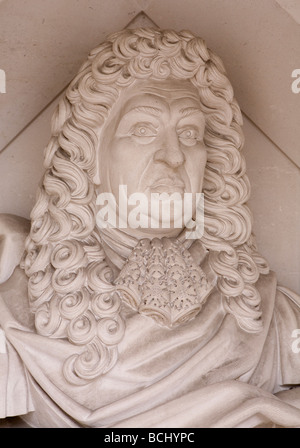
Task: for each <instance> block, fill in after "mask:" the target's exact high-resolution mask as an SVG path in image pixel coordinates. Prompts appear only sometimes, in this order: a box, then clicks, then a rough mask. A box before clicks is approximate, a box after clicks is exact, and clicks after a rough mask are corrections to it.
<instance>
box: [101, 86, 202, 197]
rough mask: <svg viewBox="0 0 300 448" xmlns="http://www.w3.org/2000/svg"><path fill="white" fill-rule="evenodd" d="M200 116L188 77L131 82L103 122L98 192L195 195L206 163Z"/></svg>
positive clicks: (199, 187) (199, 186)
mask: <svg viewBox="0 0 300 448" xmlns="http://www.w3.org/2000/svg"><path fill="white" fill-rule="evenodd" d="M204 127H205V118H204V114H203V113H202V112H201V109H200V99H199V95H198V92H197V90H196V88H195V87H194V86H193V85H192V84H191V83H190V82H189V81H178V80H166V81H151V80H150V81H149V80H137V81H136V82H135V83H134V85H132V86H130V87H129V88H127V89H125V90H124V91H123V92H122V94H121V96H120V98H119V100H118V101H117V103H116V104H115V106H114V107H113V109H112V111H111V114H110V116H109V118H108V120H107V123H106V125H105V128H104V129H103V132H102V136H101V144H100V151H101V153H100V182H101V186H100V189H99V191H100V192H111V193H113V194H114V196H115V198H116V199H118V196H119V185H126V186H127V194H128V196H130V195H131V194H132V193H144V194H145V195H146V196H147V198H148V199H149V201H150V198H151V193H159V194H161V193H168V194H171V193H175V192H177V193H179V194H180V195H183V193H200V192H201V190H202V182H203V175H204V169H205V164H206V148H205V145H204V143H203V134H204Z"/></svg>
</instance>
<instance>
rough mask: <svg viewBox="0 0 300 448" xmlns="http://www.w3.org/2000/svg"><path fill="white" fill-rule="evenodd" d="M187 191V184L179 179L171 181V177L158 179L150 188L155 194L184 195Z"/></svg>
mask: <svg viewBox="0 0 300 448" xmlns="http://www.w3.org/2000/svg"><path fill="white" fill-rule="evenodd" d="M184 189H185V184H184V183H183V182H182V181H181V180H179V179H171V178H169V177H165V178H162V179H158V180H157V181H156V182H154V183H153V184H152V185H151V186H150V190H151V191H153V192H155V193H162V192H166V193H175V192H179V193H183V192H184Z"/></svg>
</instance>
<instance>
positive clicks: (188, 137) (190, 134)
mask: <svg viewBox="0 0 300 448" xmlns="http://www.w3.org/2000/svg"><path fill="white" fill-rule="evenodd" d="M178 138H179V140H180V142H181V143H183V144H184V145H186V146H194V145H196V143H197V142H198V141H199V131H198V130H197V129H196V128H194V127H188V128H184V129H181V130H179V131H178Z"/></svg>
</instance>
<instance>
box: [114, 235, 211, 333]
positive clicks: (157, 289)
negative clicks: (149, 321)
mask: <svg viewBox="0 0 300 448" xmlns="http://www.w3.org/2000/svg"><path fill="white" fill-rule="evenodd" d="M115 284H116V285H117V287H118V290H119V294H120V295H121V297H122V300H123V302H124V303H126V304H127V305H129V306H130V307H131V308H133V309H135V310H137V311H138V312H139V313H140V314H143V315H146V316H149V317H152V318H153V319H154V320H155V321H156V322H157V323H159V324H160V325H164V326H167V327H169V328H171V327H174V326H176V325H179V324H182V323H184V322H186V321H188V320H190V319H192V318H193V317H195V316H196V315H197V314H198V313H199V311H200V310H201V308H202V306H203V304H204V302H205V300H206V298H207V297H208V295H209V293H210V292H211V289H212V285H211V284H210V283H209V282H208V280H207V277H206V275H205V273H204V272H203V270H202V269H201V268H200V267H199V266H197V265H196V264H195V262H194V260H193V258H192V256H191V254H190V253H189V251H188V250H187V249H186V248H185V247H184V246H183V245H182V244H181V243H180V241H178V240H171V239H168V238H163V239H157V238H155V239H153V240H148V239H143V240H141V241H140V242H139V243H138V244H137V246H136V247H135V248H134V249H133V251H132V253H131V255H130V256H129V257H128V259H127V261H126V263H125V265H124V266H123V268H122V269H121V271H120V273H119V275H118V277H117V278H116V280H115Z"/></svg>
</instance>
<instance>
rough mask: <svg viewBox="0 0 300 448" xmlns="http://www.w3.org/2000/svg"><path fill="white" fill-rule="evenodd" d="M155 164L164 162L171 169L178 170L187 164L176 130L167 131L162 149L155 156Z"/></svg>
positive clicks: (162, 142)
mask: <svg viewBox="0 0 300 448" xmlns="http://www.w3.org/2000/svg"><path fill="white" fill-rule="evenodd" d="M154 161H155V162H162V163H165V164H166V165H168V166H170V167H171V168H178V167H179V166H180V165H183V163H184V162H185V156H184V153H183V152H182V150H181V148H180V142H179V140H178V136H177V133H176V131H175V130H167V129H166V130H165V133H164V138H163V140H162V141H161V144H160V149H158V150H157V151H156V153H155V154H154Z"/></svg>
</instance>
